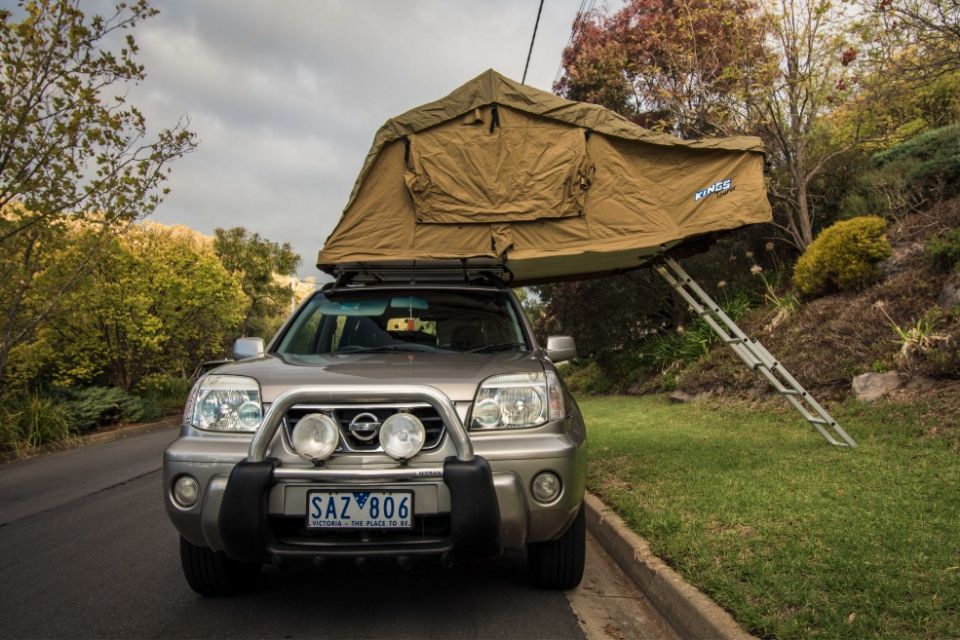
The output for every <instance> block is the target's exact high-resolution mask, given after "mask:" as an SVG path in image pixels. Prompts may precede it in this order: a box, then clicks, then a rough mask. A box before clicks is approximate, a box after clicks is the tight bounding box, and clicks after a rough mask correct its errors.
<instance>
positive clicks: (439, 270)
mask: <svg viewBox="0 0 960 640" xmlns="http://www.w3.org/2000/svg"><path fill="white" fill-rule="evenodd" d="M330 273H331V275H333V277H334V278H335V282H334V285H333V286H334V288H340V287H348V286H364V285H371V284H411V285H413V284H425V283H432V284H435V283H443V284H473V285H476V284H480V285H487V286H491V285H492V286H496V287H505V286H509V283H510V282H511V281H512V280H513V273H512V272H511V271H510V269H509V268H508V267H507V266H506V265H505V264H503V263H500V262H497V261H495V260H491V259H483V260H473V261H470V260H467V259H460V260H437V261H423V262H421V261H411V262H375V263H364V262H356V263H346V264H340V265H336V266H335V267H333V268H332V269H331V270H330Z"/></svg>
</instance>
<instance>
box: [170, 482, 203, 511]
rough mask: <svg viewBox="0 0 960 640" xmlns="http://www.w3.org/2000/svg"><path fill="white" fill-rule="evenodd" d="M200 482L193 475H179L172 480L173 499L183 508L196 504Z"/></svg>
mask: <svg viewBox="0 0 960 640" xmlns="http://www.w3.org/2000/svg"><path fill="white" fill-rule="evenodd" d="M199 497H200V483H199V482H197V479H196V478H194V477H193V476H180V477H179V478H177V479H176V480H174V481H173V500H174V501H175V502H176V503H177V504H178V505H180V506H181V507H183V508H185V509H189V508H190V507H192V506H193V505H195V504H197V499H198V498H199Z"/></svg>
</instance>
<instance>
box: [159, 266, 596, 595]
mask: <svg viewBox="0 0 960 640" xmlns="http://www.w3.org/2000/svg"><path fill="white" fill-rule="evenodd" d="M362 275H363V274H354V277H347V278H341V279H340V280H338V282H337V283H336V284H330V285H327V286H326V287H324V288H323V289H322V290H321V291H318V292H317V293H316V294H314V295H313V296H312V297H310V298H308V299H307V300H306V301H305V302H304V303H303V304H302V305H301V307H300V308H299V309H298V310H297V311H296V313H294V314H293V316H292V317H291V318H290V319H289V320H288V321H287V322H286V324H285V325H284V326H283V327H282V328H281V330H280V331H279V332H278V333H277V335H276V336H275V337H274V338H273V340H271V341H270V343H269V345H267V348H266V349H264V348H263V343H262V341H260V340H259V339H250V338H242V339H240V340H238V341H237V344H236V345H235V348H234V351H235V357H236V358H237V361H236V362H232V363H229V364H225V365H222V366H220V367H217V368H216V369H213V370H212V371H210V372H208V373H206V374H205V375H203V376H202V377H201V378H200V379H199V380H198V381H197V383H196V385H195V386H194V388H193V390H192V391H191V393H190V397H189V401H188V402H187V405H186V410H185V412H184V420H183V430H182V432H181V435H180V437H179V439H177V440H176V441H175V442H174V443H173V444H171V445H170V447H169V448H168V449H167V451H166V453H165V456H164V480H163V481H164V496H165V502H166V507H167V513H168V514H169V516H170V519H171V520H172V521H173V524H174V525H175V526H176V528H177V529H178V530H179V532H180V536H181V537H180V554H181V560H182V565H183V572H184V575H185V576H186V579H187V582H188V583H189V585H190V587H191V588H193V589H194V590H195V591H197V592H199V593H202V594H207V595H218V594H225V593H232V592H236V591H238V590H240V589H242V588H243V587H244V586H246V585H248V584H249V583H250V582H251V580H253V579H254V578H255V576H256V574H257V573H258V572H259V570H260V568H261V566H262V565H263V564H265V563H274V564H277V565H285V564H291V563H295V562H307V563H314V564H316V565H318V566H319V565H323V564H324V563H327V562H331V561H336V560H337V559H342V558H349V559H352V560H353V561H354V562H356V563H357V565H358V566H359V565H362V564H364V563H367V562H370V561H373V560H375V559H378V558H388V559H390V560H391V561H395V562H397V563H399V564H400V566H402V567H405V568H406V567H409V566H411V565H413V564H415V563H417V562H427V561H437V560H439V561H440V562H442V563H444V564H448V565H449V564H450V563H452V562H455V561H465V560H475V559H485V558H493V557H496V556H498V555H499V554H501V553H502V552H503V551H504V550H505V549H521V548H524V547H525V548H526V552H527V566H528V570H529V575H530V578H531V580H532V581H533V583H534V584H536V585H538V586H540V587H544V588H551V589H569V588H572V587H574V586H576V585H577V584H578V583H579V582H580V579H581V576H582V573H583V563H584V552H585V549H584V547H585V525H584V513H583V491H584V475H585V467H586V451H585V446H584V444H585V440H586V432H585V428H584V424H583V418H582V416H581V414H580V411H579V409H578V407H577V404H576V402H575V401H574V399H573V398H572V397H571V396H570V394H569V393H568V392H567V390H566V388H565V387H564V385H563V382H562V380H561V379H560V377H559V376H558V375H557V370H556V368H555V367H554V364H553V363H554V362H559V361H562V360H566V359H569V358H571V357H573V355H574V345H573V340H572V339H570V338H568V337H563V336H555V337H551V338H550V339H549V340H548V341H547V346H546V349H542V348H541V347H539V346H538V345H537V343H536V341H535V339H534V337H533V333H532V331H531V329H530V325H529V323H528V322H527V320H526V318H525V316H524V314H523V312H522V309H521V307H520V305H519V303H518V301H517V299H516V297H515V296H514V295H513V293H512V292H511V290H510V289H508V288H507V287H506V286H504V285H503V283H502V280H500V279H499V278H498V277H496V276H489V277H484V276H479V277H478V276H477V275H476V274H473V275H472V276H468V275H467V274H464V275H463V277H460V278H459V281H451V280H448V279H443V278H440V277H438V278H436V279H433V280H430V279H427V280H426V281H425V280H424V277H423V276H419V277H418V276H416V274H415V275H414V276H413V277H412V278H410V279H404V281H403V282H398V281H396V280H394V281H390V280H389V279H387V281H386V282H383V281H382V280H383V279H382V278H379V277H373V278H371V277H362Z"/></svg>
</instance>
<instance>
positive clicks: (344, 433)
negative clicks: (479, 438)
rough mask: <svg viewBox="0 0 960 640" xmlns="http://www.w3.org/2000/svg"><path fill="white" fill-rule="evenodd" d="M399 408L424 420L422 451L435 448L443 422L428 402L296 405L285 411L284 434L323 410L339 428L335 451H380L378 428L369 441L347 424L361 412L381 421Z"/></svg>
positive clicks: (399, 410) (442, 431) (438, 443)
mask: <svg viewBox="0 0 960 640" xmlns="http://www.w3.org/2000/svg"><path fill="white" fill-rule="evenodd" d="M401 411H403V412H406V413H410V414H412V415H414V416H416V417H417V418H419V420H420V422H422V423H423V427H424V429H425V430H426V432H427V439H426V441H425V442H424V445H423V449H422V450H423V451H428V450H430V449H434V448H436V447H437V446H439V445H440V441H441V440H442V439H443V433H444V431H445V430H446V428H445V426H444V424H443V418H441V417H440V414H438V413H437V410H436V409H434V408H433V406H432V405H430V404H427V403H416V404H396V405H394V404H390V405H387V404H381V405H373V406H363V405H296V406H294V407H291V408H290V410H289V411H287V415H286V416H285V417H284V427H285V428H286V429H287V435H288V436H290V434H291V433H292V431H293V427H294V426H295V425H296V424H297V421H298V420H300V418H302V417H303V416H305V415H307V414H309V413H323V414H326V415H328V416H330V417H331V418H333V420H334V421H335V422H336V423H337V425H339V427H340V444H339V445H337V453H376V452H380V451H383V449H382V448H381V447H380V441H379V434H380V432H379V429H378V430H377V432H376V433H375V434H374V437H373V438H371V439H370V441H369V442H364V441H363V440H361V439H360V438H358V437H356V436H355V435H354V434H352V433H351V432H350V423H351V422H352V421H353V419H354V418H356V417H357V416H359V415H361V414H365V413H366V414H371V415H373V416H376V419H377V422H379V423H380V424H383V421H384V420H386V419H387V418H389V417H390V416H392V415H393V414H395V413H400V412H401Z"/></svg>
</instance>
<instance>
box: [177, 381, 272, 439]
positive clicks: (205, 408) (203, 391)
mask: <svg viewBox="0 0 960 640" xmlns="http://www.w3.org/2000/svg"><path fill="white" fill-rule="evenodd" d="M190 395H191V398H190V401H189V402H188V403H187V405H188V407H187V410H188V414H189V415H190V417H189V422H190V424H191V425H193V426H194V427H197V428H198V429H207V430H210V431H240V432H251V431H256V430H257V427H259V426H260V421H261V420H263V406H262V405H261V404H260V385H259V384H258V383H257V381H256V380H254V379H253V378H247V377H244V376H204V377H203V378H201V379H200V381H199V382H197V385H196V386H195V387H194V390H193V392H191V394H190Z"/></svg>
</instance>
